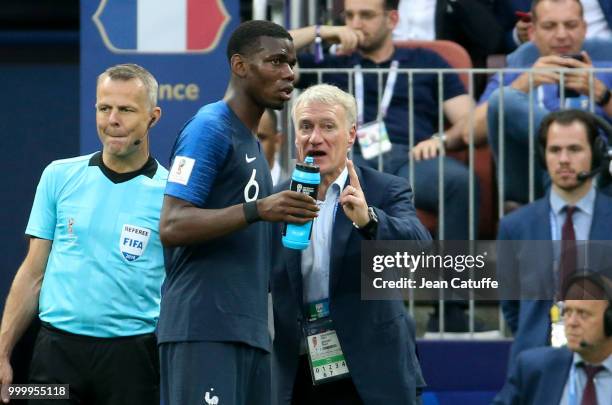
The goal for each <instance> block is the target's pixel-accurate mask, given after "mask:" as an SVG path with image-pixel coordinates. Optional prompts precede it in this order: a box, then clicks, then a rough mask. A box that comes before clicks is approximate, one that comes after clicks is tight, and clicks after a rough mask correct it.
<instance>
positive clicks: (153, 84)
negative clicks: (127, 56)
mask: <svg viewBox="0 0 612 405" xmlns="http://www.w3.org/2000/svg"><path fill="white" fill-rule="evenodd" d="M107 77H108V78H110V79H111V80H121V81H128V80H132V79H138V80H140V81H141V82H142V84H143V85H144V87H145V90H146V92H147V98H148V99H149V107H150V108H151V109H153V108H154V107H156V106H157V87H158V85H157V80H155V77H153V75H152V74H151V72H149V71H148V70H147V69H145V68H143V67H142V66H139V65H136V64H134V63H125V64H121V65H115V66H111V67H109V68H108V69H106V70H105V71H104V72H102V73H101V74H100V75H99V76H98V81H97V85H100V82H101V81H102V80H103V79H105V78H107Z"/></svg>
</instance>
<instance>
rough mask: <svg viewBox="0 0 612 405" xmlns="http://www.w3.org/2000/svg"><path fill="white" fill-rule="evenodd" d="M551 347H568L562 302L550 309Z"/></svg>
mask: <svg viewBox="0 0 612 405" xmlns="http://www.w3.org/2000/svg"><path fill="white" fill-rule="evenodd" d="M550 345H551V346H552V347H563V346H565V345H567V337H566V336H565V326H564V325H563V303H562V302H561V301H558V302H556V303H554V304H553V306H552V307H550Z"/></svg>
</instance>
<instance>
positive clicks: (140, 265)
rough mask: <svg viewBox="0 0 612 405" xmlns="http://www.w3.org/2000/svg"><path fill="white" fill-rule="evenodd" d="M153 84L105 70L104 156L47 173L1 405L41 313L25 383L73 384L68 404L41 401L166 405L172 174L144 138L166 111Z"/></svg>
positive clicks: (0, 355)
mask: <svg viewBox="0 0 612 405" xmlns="http://www.w3.org/2000/svg"><path fill="white" fill-rule="evenodd" d="M157 87H158V86H157V81H156V80H155V78H154V77H153V76H152V75H151V73H149V72H148V71H147V70H145V69H143V68H142V67H140V66H138V65H133V64H127V65H117V66H113V67H111V68H109V69H107V70H106V71H105V72H104V73H102V74H101V75H100V76H99V77H98V82H97V91H96V126H97V130H98V136H99V138H100V141H101V142H102V151H101V152H97V153H93V154H91V155H87V156H79V157H75V158H71V159H63V160H58V161H55V162H52V163H51V164H50V165H49V166H47V168H46V169H45V170H44V172H43V174H42V177H41V179H40V183H39V184H38V188H37V190H36V196H35V198H34V204H33V207H32V211H31V214H30V219H29V222H28V225H27V228H26V235H28V236H29V237H30V247H29V251H28V254H27V256H26V258H25V260H24V262H23V264H22V265H21V267H20V268H19V270H18V271H17V275H16V276H15V280H14V281H13V285H12V287H11V290H10V292H9V295H8V298H7V301H6V305H5V309H4V315H3V318H2V325H1V329H0V382H1V383H2V384H3V388H2V392H1V397H2V401H3V402H5V403H6V402H8V401H9V399H10V398H9V392H8V389H7V387H6V384H10V383H11V381H12V377H13V376H12V374H13V372H12V368H11V365H10V356H11V352H12V350H13V347H14V346H15V343H16V342H17V341H18V340H19V338H20V337H21V336H22V334H23V333H24V331H25V329H26V328H27V327H28V325H29V324H30V322H31V321H32V319H33V318H34V316H36V314H38V317H39V318H40V321H41V329H40V332H39V334H38V337H37V340H36V344H35V347H34V354H33V358H32V364H31V366H30V383H33V384H69V391H68V393H69V397H70V398H69V399H68V400H66V399H63V400H46V401H50V403H52V404H58V403H66V404H109V405H110V404H113V405H117V404H130V405H134V404H143V405H145V404H146V405H151V404H158V403H159V365H158V364H159V361H158V357H157V347H156V340H155V335H154V330H155V326H156V323H157V319H158V317H159V303H160V290H161V284H162V281H163V279H164V267H163V251H162V247H161V243H160V240H159V232H158V225H159V216H160V210H161V205H162V199H163V193H164V188H165V183H166V179H167V177H168V176H167V175H168V172H167V170H166V169H165V168H164V167H163V166H161V165H160V164H159V163H158V162H157V161H156V160H155V159H153V158H152V157H151V156H150V155H149V138H148V132H149V129H150V128H151V127H152V126H153V125H155V123H156V122H157V121H158V120H159V118H160V116H161V110H160V108H159V107H157ZM46 401H45V400H37V401H36V404H44V403H45V402H46ZM51 401H52V402H51Z"/></svg>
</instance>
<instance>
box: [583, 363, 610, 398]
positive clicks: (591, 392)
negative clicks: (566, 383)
mask: <svg viewBox="0 0 612 405" xmlns="http://www.w3.org/2000/svg"><path fill="white" fill-rule="evenodd" d="M582 367H583V368H584V373H585V374H586V377H587V382H586V385H585V386H584V391H582V402H580V405H597V393H596V392H595V383H594V382H593V377H595V374H597V373H599V372H600V371H603V370H605V367H604V366H589V365H588V364H584V363H583V364H582Z"/></svg>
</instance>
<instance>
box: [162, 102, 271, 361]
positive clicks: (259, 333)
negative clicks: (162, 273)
mask: <svg viewBox="0 0 612 405" xmlns="http://www.w3.org/2000/svg"><path fill="white" fill-rule="evenodd" d="M271 191H272V179H271V177H270V171H269V168H268V164H267V162H266V159H265V157H264V155H263V154H262V152H261V150H260V147H259V143H258V142H257V139H256V137H255V135H254V134H253V133H252V132H251V131H250V130H249V129H248V128H247V127H246V126H245V125H244V124H243V123H242V121H240V119H239V118H238V117H237V116H236V115H235V114H234V112H233V111H232V110H231V108H230V107H229V106H228V105H227V104H226V103H225V102H224V101H219V102H216V103H213V104H208V105H206V106H204V107H202V108H201V109H200V110H199V111H198V113H197V114H196V115H195V116H194V117H193V118H192V119H191V120H190V121H189V122H188V123H187V124H186V125H185V127H184V128H183V129H182V131H181V133H180V134H179V136H178V138H177V140H176V143H175V145H174V150H173V152H172V167H171V169H170V174H169V175H168V185H167V187H166V194H167V195H169V196H172V197H176V198H180V199H182V200H185V201H187V202H189V203H191V204H193V205H194V206H196V207H199V208H204V209H221V208H226V207H229V206H232V205H236V204H242V203H244V202H246V201H254V200H256V199H261V198H263V197H266V196H268V195H269V194H270V193H271ZM268 225H269V224H268V223H266V222H263V221H260V222H257V223H254V224H251V225H249V226H248V227H246V228H244V229H241V230H239V231H237V232H234V233H231V234H229V235H226V236H223V237H220V238H217V239H214V240H211V241H208V242H206V243H201V244H197V245H191V246H179V247H173V248H166V249H165V250H164V254H165V260H166V272H167V278H166V281H165V283H164V288H163V292H162V304H161V313H160V318H159V326H158V331H157V334H158V341H159V342H160V343H163V342H180V341H232V342H243V343H246V344H249V345H251V346H254V347H259V348H262V349H264V350H269V346H270V339H269V334H268V329H267V293H268V280H269V271H270V252H269V242H270V241H269V235H270V234H269V232H270V229H269V227H268Z"/></svg>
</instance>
